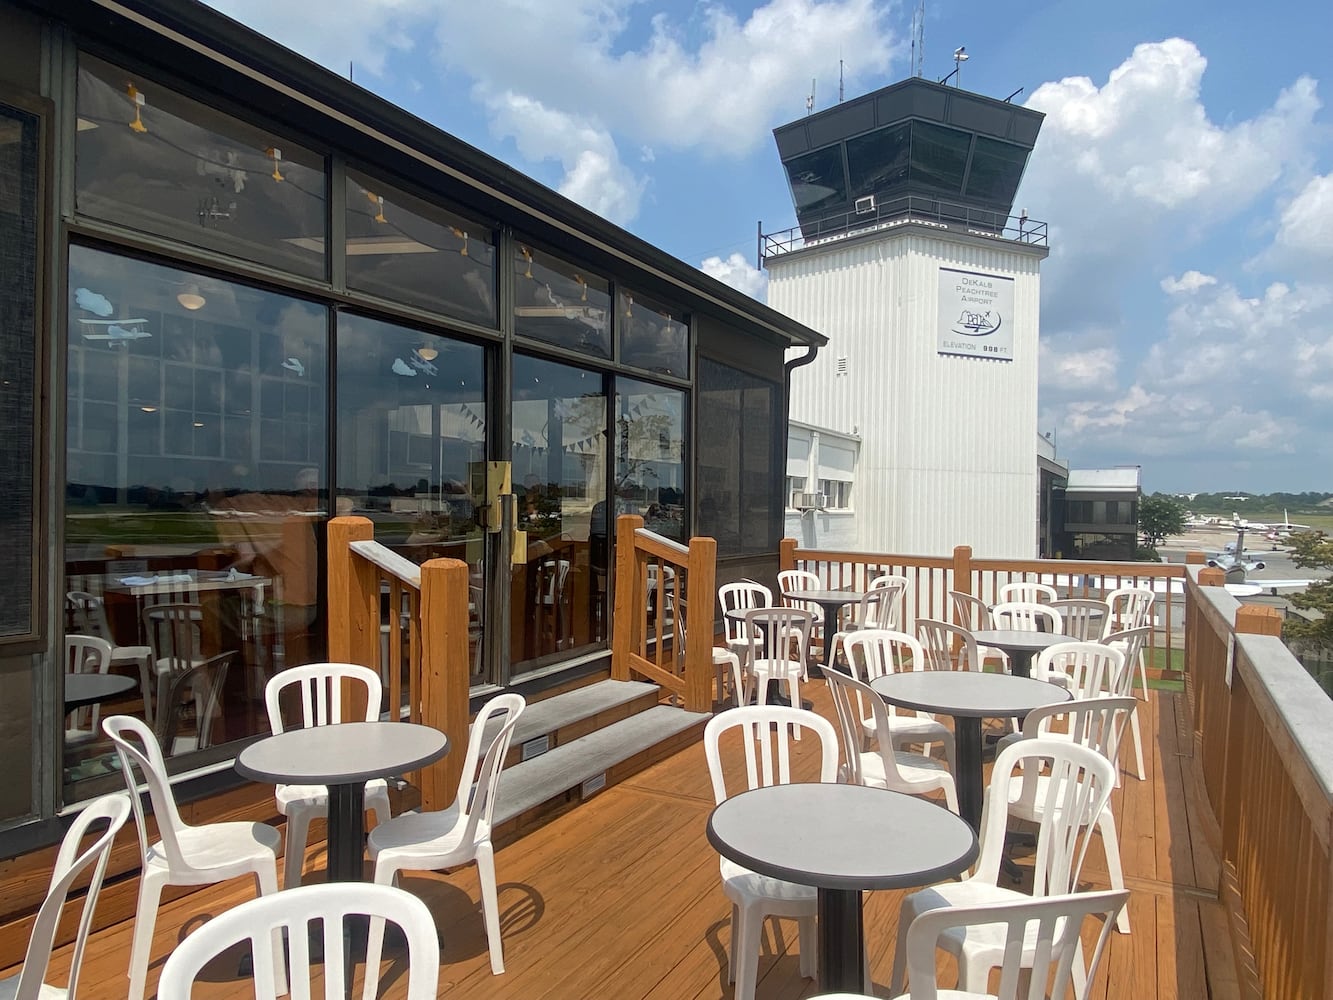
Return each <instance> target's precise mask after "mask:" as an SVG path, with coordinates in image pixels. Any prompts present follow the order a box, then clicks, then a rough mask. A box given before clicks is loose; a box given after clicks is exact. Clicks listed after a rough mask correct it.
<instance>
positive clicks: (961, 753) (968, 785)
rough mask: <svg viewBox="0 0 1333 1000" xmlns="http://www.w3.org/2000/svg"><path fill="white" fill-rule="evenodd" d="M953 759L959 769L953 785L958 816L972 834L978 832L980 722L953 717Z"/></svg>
mask: <svg viewBox="0 0 1333 1000" xmlns="http://www.w3.org/2000/svg"><path fill="white" fill-rule="evenodd" d="M953 739H954V759H955V761H957V766H958V770H957V772H956V773H955V774H954V784H955V785H956V786H957V788H958V815H959V816H961V817H963V819H965V820H967V825H968V826H970V827H971V828H972V832H973V833H980V832H981V805H982V801H983V799H984V797H985V796H984V792H983V789H982V787H981V720H980V719H978V718H976V717H975V716H972V717H966V716H964V717H962V718H960V717H958V716H954V720H953Z"/></svg>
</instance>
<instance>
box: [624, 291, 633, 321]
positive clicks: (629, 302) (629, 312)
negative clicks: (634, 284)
mask: <svg viewBox="0 0 1333 1000" xmlns="http://www.w3.org/2000/svg"><path fill="white" fill-rule="evenodd" d="M625 318H626V319H633V318H634V296H633V295H626V296H625Z"/></svg>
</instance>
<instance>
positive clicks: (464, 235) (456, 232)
mask: <svg viewBox="0 0 1333 1000" xmlns="http://www.w3.org/2000/svg"><path fill="white" fill-rule="evenodd" d="M451 228H452V229H453V231H454V235H455V236H457V237H458V238H459V239H460V240H462V241H463V249H461V250H459V251H458V253H459V254H460V255H461V256H463V257H466V256H467V233H466V232H465V231H464V230H462V229H459V228H458V227H457V226H453V227H451Z"/></svg>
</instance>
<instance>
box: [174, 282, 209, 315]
mask: <svg viewBox="0 0 1333 1000" xmlns="http://www.w3.org/2000/svg"><path fill="white" fill-rule="evenodd" d="M176 301H177V302H179V303H180V304H181V305H182V306H183V307H184V308H186V309H188V310H190V312H196V311H197V310H199V309H202V308H204V306H206V305H207V304H208V299H206V298H204V297H203V296H202V295H200V294H199V286H198V285H196V284H194V283H193V282H191V283H190V284H188V285H186V286H185V287H184V288H182V289H181V290H180V291H179V292H177V293H176Z"/></svg>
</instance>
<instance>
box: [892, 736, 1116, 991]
mask: <svg viewBox="0 0 1333 1000" xmlns="http://www.w3.org/2000/svg"><path fill="white" fill-rule="evenodd" d="M1043 765H1044V766H1045V767H1046V768H1047V770H1046V772H1045V774H1046V776H1048V777H1049V779H1050V780H1049V781H1047V782H1046V784H1045V785H1044V787H1043V794H1044V799H1043V801H1042V808H1041V810H1040V820H1039V821H1038V825H1037V855H1036V867H1035V869H1034V871H1033V884H1032V896H1047V895H1059V894H1063V893H1068V892H1072V891H1073V890H1074V889H1075V888H1076V887H1077V885H1078V877H1079V873H1080V871H1081V870H1082V867H1083V858H1084V855H1085V854H1086V853H1087V849H1088V840H1089V830H1090V827H1089V826H1088V825H1087V824H1085V823H1083V822H1082V819H1083V817H1086V816H1096V815H1099V814H1100V812H1101V810H1102V809H1104V808H1105V807H1106V803H1107V801H1108V800H1109V799H1110V797H1111V790H1112V789H1113V788H1114V787H1115V775H1114V773H1113V768H1112V767H1111V764H1110V762H1108V761H1107V759H1106V758H1105V757H1103V756H1102V755H1101V754H1099V753H1097V752H1096V751H1095V750H1090V749H1088V748H1087V747H1085V746H1079V745H1078V744H1075V743H1071V742H1069V741H1067V740H1048V739H1032V740H1019V741H1018V742H1017V743H1014V744H1013V745H1011V746H1008V747H1006V748H1005V749H1003V750H1001V751H1000V752H999V754H998V755H997V756H996V758H995V765H994V767H993V768H992V770H991V777H990V784H989V786H988V787H987V789H986V804H985V807H984V808H983V809H982V813H981V832H980V840H981V853H980V855H979V856H978V858H977V863H976V867H975V868H974V869H973V871H972V874H971V875H970V876H968V877H967V878H965V879H963V880H962V881H959V882H946V883H941V884H940V885H936V886H932V887H931V888H929V889H923V890H921V891H920V892H914V893H910V894H909V895H908V896H907V897H906V898H905V899H904V900H903V903H902V910H901V912H900V913H899V916H898V947H897V950H896V952H895V954H894V958H893V977H892V981H891V985H890V987H889V992H890V994H892V995H895V996H896V995H897V994H899V993H901V992H902V986H903V971H904V961H905V958H906V953H907V952H906V938H907V933H908V927H909V926H910V925H911V924H912V922H913V921H914V920H915V919H917V918H918V917H919V916H920V915H921V914H923V913H926V912H928V911H930V910H938V909H941V908H944V907H970V906H977V905H981V904H987V903H1022V902H1026V901H1028V900H1029V899H1030V898H1031V897H1029V896H1028V895H1027V894H1026V893H1023V892H1020V891H1018V890H1017V889H1010V888H1006V887H1003V886H1001V885H1000V884H999V875H1000V862H1001V860H1002V858H1003V855H1004V837H1005V832H1006V831H1007V829H1008V820H1009V808H1008V805H1009V789H1010V785H1011V782H1012V780H1013V778H1014V776H1015V775H1016V774H1017V773H1019V772H1021V773H1022V774H1023V775H1027V774H1032V775H1034V776H1035V775H1036V774H1037V773H1039V772H1040V771H1041V768H1042V767H1043ZM1002 930H1003V928H1002V927H998V926H996V925H989V926H984V927H969V928H967V929H966V930H965V931H963V930H960V929H955V930H954V931H951V932H949V933H947V934H945V935H943V936H942V937H941V938H940V940H939V944H940V947H941V948H944V949H945V950H946V951H948V952H949V953H950V954H952V955H953V956H954V958H955V959H957V960H958V988H959V989H960V990H964V991H966V990H969V989H974V988H975V986H974V984H976V985H981V986H983V987H984V984H985V983H986V982H987V979H988V977H989V974H990V970H991V969H993V968H995V967H997V966H1000V965H1001V964H1003V963H1004V961H1005V958H1006V946H1005V938H1004V934H1003V933H1002ZM1022 959H1023V963H1024V964H1025V965H1026V966H1028V967H1031V965H1032V963H1033V960H1034V949H1032V948H1030V947H1027V946H1026V945H1025V946H1024V948H1023V955H1022ZM1043 983H1044V980H1043ZM1083 987H1084V983H1083V979H1082V976H1081V975H1079V974H1078V970H1076V974H1075V982H1074V992H1075V995H1076V996H1080V997H1081V996H1082V993H1083Z"/></svg>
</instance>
